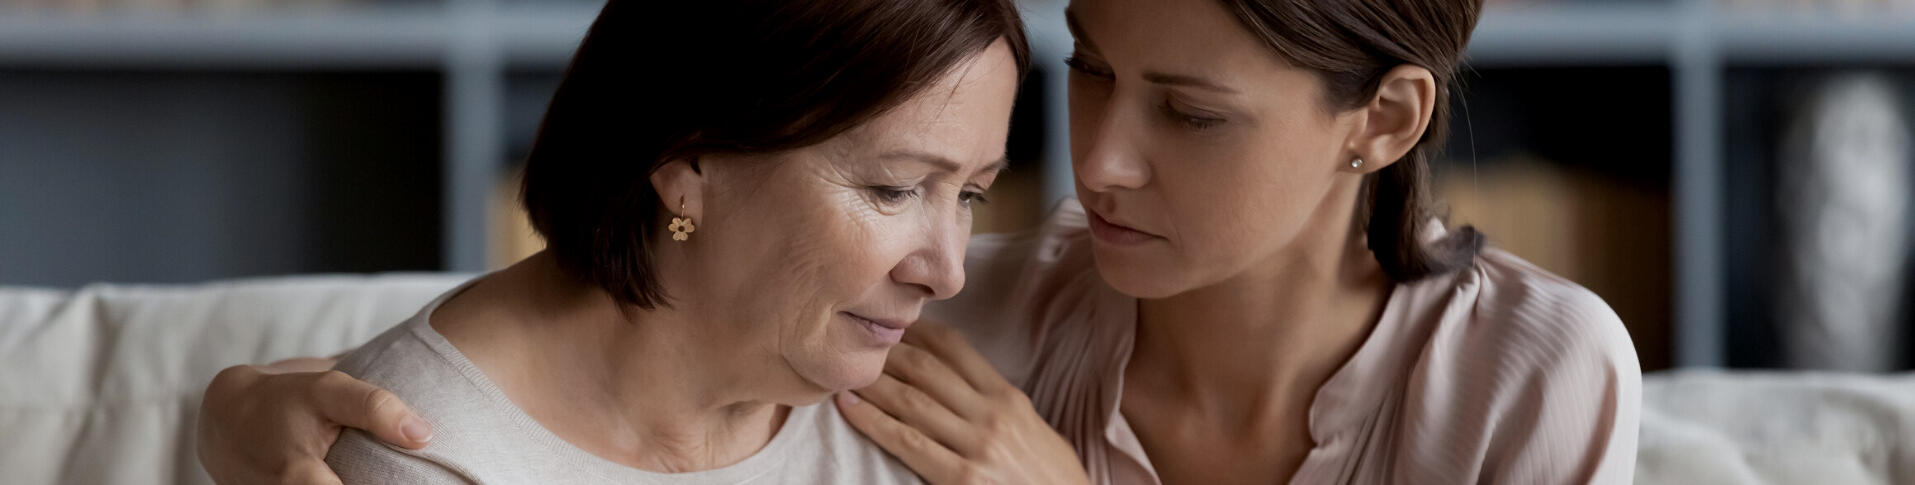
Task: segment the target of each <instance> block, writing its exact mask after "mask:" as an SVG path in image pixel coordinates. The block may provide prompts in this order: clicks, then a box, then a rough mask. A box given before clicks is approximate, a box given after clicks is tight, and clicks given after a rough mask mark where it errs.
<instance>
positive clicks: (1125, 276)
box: [1092, 248, 1186, 298]
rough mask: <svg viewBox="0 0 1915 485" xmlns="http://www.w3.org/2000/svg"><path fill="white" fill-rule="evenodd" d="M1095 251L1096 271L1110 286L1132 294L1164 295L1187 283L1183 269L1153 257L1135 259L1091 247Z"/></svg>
mask: <svg viewBox="0 0 1915 485" xmlns="http://www.w3.org/2000/svg"><path fill="white" fill-rule="evenodd" d="M1092 251H1093V252H1094V253H1095V255H1096V258H1095V259H1096V260H1097V274H1098V276H1100V277H1102V278H1103V279H1104V283H1105V284H1109V285H1110V287H1111V288H1112V289H1115V290H1117V291H1118V292H1119V293H1123V294H1125V295H1129V296H1131V297H1133V298H1165V297H1169V296H1173V295H1176V294H1178V293H1183V292H1184V291H1185V289H1186V285H1184V283H1183V278H1182V273H1179V272H1178V271H1176V270H1174V269H1164V268H1163V266H1168V265H1164V264H1160V263H1158V262H1155V261H1138V259H1140V258H1137V257H1135V256H1132V255H1113V254H1107V253H1105V252H1103V251H1099V250H1097V249H1096V248H1093V249H1092Z"/></svg>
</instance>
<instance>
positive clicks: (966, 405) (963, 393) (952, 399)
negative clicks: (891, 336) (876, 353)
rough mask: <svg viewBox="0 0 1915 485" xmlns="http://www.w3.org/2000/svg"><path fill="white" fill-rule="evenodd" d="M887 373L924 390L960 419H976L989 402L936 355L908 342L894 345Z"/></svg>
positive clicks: (885, 364) (887, 361)
mask: <svg viewBox="0 0 1915 485" xmlns="http://www.w3.org/2000/svg"><path fill="white" fill-rule="evenodd" d="M884 373H885V374H887V375H890V376H892V377H895V378H897V380H900V381H904V382H905V383H908V384H910V385H912V386H913V387H916V388H918V390H921V391H924V393H925V394H929V395H930V396H931V397H933V398H936V399H937V400H938V402H940V403H943V404H944V407H946V408H950V410H951V411H952V412H955V413H957V414H958V415H959V416H966V417H970V416H976V415H977V414H978V413H979V412H980V411H983V410H984V407H985V406H987V405H988V403H987V402H986V401H985V400H984V396H982V395H980V394H978V391H977V389H976V388H973V387H971V383H970V381H968V380H965V379H964V377H962V376H959V375H958V373H957V371H956V370H953V369H951V366H950V365H947V364H946V363H945V362H944V359H942V358H939V357H938V356H937V355H936V354H933V353H931V352H930V351H928V350H925V349H924V348H922V347H918V346H916V345H911V344H908V343H900V344H897V345H893V346H891V354H890V355H889V356H886V357H885V359H884Z"/></svg>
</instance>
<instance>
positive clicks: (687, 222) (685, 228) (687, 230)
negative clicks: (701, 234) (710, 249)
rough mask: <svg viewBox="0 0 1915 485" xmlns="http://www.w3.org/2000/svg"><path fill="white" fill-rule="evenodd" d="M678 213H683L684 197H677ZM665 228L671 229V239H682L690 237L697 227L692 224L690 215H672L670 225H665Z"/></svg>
mask: <svg viewBox="0 0 1915 485" xmlns="http://www.w3.org/2000/svg"><path fill="white" fill-rule="evenodd" d="M678 213H679V214H684V213H685V198H684V197H679V198H678ZM666 229H670V230H671V231H672V240H673V241H684V240H687V239H691V238H692V231H696V230H698V227H697V226H693V225H692V218H691V217H690V216H686V217H682V218H681V217H673V218H672V225H670V226H666Z"/></svg>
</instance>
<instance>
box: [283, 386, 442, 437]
mask: <svg viewBox="0 0 1915 485" xmlns="http://www.w3.org/2000/svg"><path fill="white" fill-rule="evenodd" d="M311 392H312V393H313V396H314V397H315V400H316V401H317V404H318V405H319V415H320V416H321V417H323V418H325V419H326V420H327V421H331V422H334V423H338V424H339V425H341V426H345V427H348V428H357V429H360V430H364V431H365V432H367V433H372V435H373V436H377V437H379V439H380V440H382V441H385V442H387V443H391V444H394V445H398V446H402V447H406V448H411V449H419V448H424V447H425V446H426V443H427V442H429V441H432V426H431V425H430V424H427V423H426V420H425V418H422V417H420V416H419V415H418V414H416V413H413V412H412V408H411V407H408V406H406V403H405V401H401V400H399V396H397V395H394V394H393V393H392V392H391V391H387V390H385V389H383V388H380V387H379V386H375V385H372V384H371V383H368V382H366V381H362V380H359V379H354V378H353V377H352V376H349V375H346V373H344V372H339V371H327V372H324V373H321V374H319V376H318V377H317V378H315V379H314V381H313V383H312V386H311Z"/></svg>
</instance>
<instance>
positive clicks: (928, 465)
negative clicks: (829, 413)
mask: <svg viewBox="0 0 1915 485" xmlns="http://www.w3.org/2000/svg"><path fill="white" fill-rule="evenodd" d="M880 379H881V380H882V378H880ZM833 401H836V403H837V406H838V412H839V413H840V414H843V415H844V417H845V421H849V422H851V427H853V428H857V429H858V432H861V433H864V435H865V437H868V438H871V441H872V442H873V443H877V444H878V447H879V448H884V451H887V452H890V453H891V455H892V456H896V457H898V461H902V462H904V466H908V467H911V470H912V471H915V472H918V475H921V476H923V477H924V478H925V479H926V480H928V481H930V482H931V483H958V482H959V480H961V479H963V477H965V476H966V475H967V471H966V470H967V469H968V468H970V465H968V464H966V462H965V461H964V459H963V458H962V457H960V456H958V454H957V453H956V452H953V451H951V449H950V448H946V447H945V446H944V445H942V444H939V443H938V442H937V440H934V439H931V437H930V436H928V435H925V434H924V432H922V431H919V430H918V429H917V428H913V427H911V426H910V425H908V424H905V423H904V422H903V421H899V420H898V419H897V418H894V417H892V416H891V415H889V414H885V412H884V411H883V410H880V409H878V408H877V407H876V406H873V405H872V404H871V403H870V402H866V401H864V400H863V399H860V398H859V397H858V395H857V394H854V393H852V392H850V391H843V392H839V393H838V397H837V399H833Z"/></svg>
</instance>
